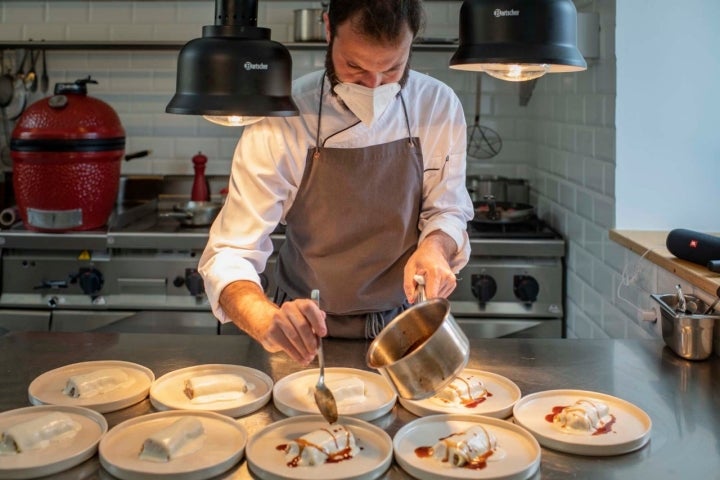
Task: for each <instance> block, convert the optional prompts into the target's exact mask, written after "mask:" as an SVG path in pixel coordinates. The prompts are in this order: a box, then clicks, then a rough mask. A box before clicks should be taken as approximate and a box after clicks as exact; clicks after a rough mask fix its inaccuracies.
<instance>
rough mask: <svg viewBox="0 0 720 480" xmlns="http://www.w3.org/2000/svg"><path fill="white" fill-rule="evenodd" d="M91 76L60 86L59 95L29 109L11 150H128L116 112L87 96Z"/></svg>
mask: <svg viewBox="0 0 720 480" xmlns="http://www.w3.org/2000/svg"><path fill="white" fill-rule="evenodd" d="M89 83H92V84H96V83H97V82H96V81H95V80H93V79H92V78H91V77H90V76H88V77H87V78H82V79H79V80H76V81H75V82H73V83H58V84H56V85H55V90H54V92H55V94H54V95H53V96H50V97H46V98H43V99H41V100H38V101H37V102H35V103H33V104H32V105H30V107H28V108H27V109H26V110H25V112H24V113H23V115H22V116H21V117H20V119H18V121H17V124H16V125H15V128H14V129H13V133H12V139H11V141H10V150H11V151H59V152H63V151H96V150H98V151H103V150H122V149H124V148H125V129H124V128H123V126H122V123H121V122H120V117H118V115H117V113H116V112H115V110H114V109H113V108H112V107H111V106H110V105H108V104H107V103H105V102H104V101H102V100H100V99H97V98H94V97H91V96H89V95H88V94H87V84H89Z"/></svg>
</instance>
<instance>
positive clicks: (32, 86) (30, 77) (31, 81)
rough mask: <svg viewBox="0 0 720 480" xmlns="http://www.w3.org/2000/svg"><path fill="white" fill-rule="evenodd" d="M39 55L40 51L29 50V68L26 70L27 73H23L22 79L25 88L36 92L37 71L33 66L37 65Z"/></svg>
mask: <svg viewBox="0 0 720 480" xmlns="http://www.w3.org/2000/svg"><path fill="white" fill-rule="evenodd" d="M39 57H40V52H37V51H35V50H30V70H28V73H26V74H25V78H24V80H23V81H24V82H25V88H27V89H28V90H30V91H31V92H33V93H35V92H37V87H38V77H37V72H36V71H35V66H36V65H37V61H38V58H39Z"/></svg>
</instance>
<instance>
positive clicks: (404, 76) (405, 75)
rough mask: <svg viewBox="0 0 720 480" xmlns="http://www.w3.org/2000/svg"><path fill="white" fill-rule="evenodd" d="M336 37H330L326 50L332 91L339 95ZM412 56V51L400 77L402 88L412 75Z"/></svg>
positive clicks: (327, 70)
mask: <svg viewBox="0 0 720 480" xmlns="http://www.w3.org/2000/svg"><path fill="white" fill-rule="evenodd" d="M334 43H335V41H334V39H333V38H331V39H330V43H329V44H328V48H327V51H326V52H325V71H326V75H327V78H328V80H330V92H331V93H332V94H333V95H334V96H336V97H337V94H336V93H335V85H337V84H338V83H340V80H339V79H338V77H337V73H336V72H335V65H334V64H333V61H332V49H333V46H334ZM411 56H412V53H410V54H409V55H408V61H407V63H406V64H405V71H404V72H403V74H402V77H400V80H398V83H399V84H400V88H403V87H405V84H406V83H407V79H408V75H410V57H411Z"/></svg>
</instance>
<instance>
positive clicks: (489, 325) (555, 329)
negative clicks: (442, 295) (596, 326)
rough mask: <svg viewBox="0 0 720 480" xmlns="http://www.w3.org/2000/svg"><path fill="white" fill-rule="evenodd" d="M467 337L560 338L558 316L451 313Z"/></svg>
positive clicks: (561, 332) (561, 334) (561, 326)
mask: <svg viewBox="0 0 720 480" xmlns="http://www.w3.org/2000/svg"><path fill="white" fill-rule="evenodd" d="M453 316H454V318H455V321H456V322H457V323H458V326H460V329H461V330H462V331H463V333H465V335H467V337H468V338H562V337H564V334H563V331H562V328H563V322H562V319H560V318H481V317H459V316H455V315H453Z"/></svg>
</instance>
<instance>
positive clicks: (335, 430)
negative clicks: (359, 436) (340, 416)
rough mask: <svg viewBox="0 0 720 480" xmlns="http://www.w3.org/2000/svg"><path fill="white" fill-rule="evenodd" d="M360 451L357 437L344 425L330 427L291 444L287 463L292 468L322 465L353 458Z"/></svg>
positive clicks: (287, 451)
mask: <svg viewBox="0 0 720 480" xmlns="http://www.w3.org/2000/svg"><path fill="white" fill-rule="evenodd" d="M358 451H359V449H358V447H357V445H356V443H355V436H354V435H353V434H352V432H351V431H350V430H349V429H348V428H346V427H344V426H343V425H337V424H335V425H328V427H327V428H321V429H318V430H314V431H312V432H310V433H308V434H306V435H303V436H302V437H300V438H297V439H295V440H293V441H291V442H289V443H288V444H287V446H286V448H285V462H286V463H287V465H289V466H291V467H302V466H314V465H322V464H323V463H326V462H339V461H342V460H347V459H349V458H352V457H353V456H355V455H356V454H357V452H358Z"/></svg>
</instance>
